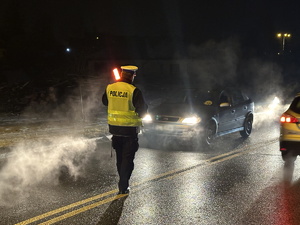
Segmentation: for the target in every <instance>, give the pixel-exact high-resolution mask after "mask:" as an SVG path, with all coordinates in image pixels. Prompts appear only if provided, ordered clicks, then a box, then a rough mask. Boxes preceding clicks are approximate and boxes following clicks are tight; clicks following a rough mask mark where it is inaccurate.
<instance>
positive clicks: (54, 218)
mask: <svg viewBox="0 0 300 225" xmlns="http://www.w3.org/2000/svg"><path fill="white" fill-rule="evenodd" d="M271 128H272V129H271ZM68 140H69V142H70V140H72V143H73V145H71V144H70V145H68V144H66V143H65V144H63V143H62V144H61V145H55V142H53V143H54V144H53V143H52V142H48V143H47V144H48V148H47V152H50V153H47V154H46V153H44V152H40V151H37V150H35V149H34V148H33V149H32V150H31V151H29V152H30V155H28V152H26V151H22V157H20V158H22V159H24V158H25V159H26V160H27V161H30V160H31V159H32V158H34V160H32V161H30V162H31V163H24V162H23V161H19V162H20V163H23V164H22V165H20V163H19V165H17V164H13V160H17V159H18V157H17V158H15V157H11V158H9V159H7V160H5V161H2V165H1V170H0V177H1V178H2V181H1V182H2V186H1V187H0V193H1V204H0V218H1V220H0V221H1V222H0V224H54V223H55V224H297V223H295V221H297V220H298V219H299V216H298V215H297V213H296V212H299V209H298V208H299V205H300V204H299V203H300V195H299V194H298V193H299V188H300V186H299V182H298V180H299V176H298V175H297V174H298V173H297V171H298V170H299V168H298V166H297V161H296V163H295V165H284V163H283V161H282V159H281V156H280V153H279V151H278V127H277V126H276V125H270V126H269V127H267V128H260V129H257V130H253V133H252V135H251V137H250V138H249V139H247V140H242V139H241V138H240V137H239V136H238V135H230V136H229V137H226V138H221V139H220V140H218V142H217V143H216V145H215V146H214V147H213V148H211V149H201V148H199V149H198V150H192V149H190V148H189V147H188V146H181V145H177V144H175V143H172V142H169V143H168V142H167V143H165V145H163V146H161V147H160V148H147V147H145V145H144V140H143V138H142V136H141V137H140V144H141V147H140V149H139V151H138V152H137V155H136V159H135V170H134V172H133V176H132V180H131V185H130V186H131V192H130V194H129V195H116V193H117V189H116V188H117V185H116V184H117V179H118V177H117V173H116V169H115V158H114V157H115V155H114V153H113V157H111V155H110V154H111V147H110V140H109V138H107V139H106V141H99V139H98V140H97V139H89V141H88V142H86V140H84V139H83V140H81V141H79V140H78V139H74V140H73V139H68ZM75 140H76V141H79V142H75ZM90 142H91V143H90ZM74 143H75V145H74ZM93 144H95V145H93ZM55 146H56V148H55ZM57 146H61V148H58V147H57ZM27 147H28V146H27ZM49 147H50V149H49ZM75 147H76V151H77V152H76V151H75V152H76V154H75V155H73V161H72V163H75V165H73V167H70V168H73V169H77V170H75V171H70V170H66V171H65V172H64V173H63V174H61V170H60V169H61V168H58V167H60V166H61V165H62V164H59V163H52V164H50V163H48V159H49V158H50V159H51V160H52V161H51V160H49V162H53V161H54V160H56V161H57V160H58V158H55V157H54V156H57V155H58V156H59V159H60V158H61V157H68V156H70V154H67V155H65V154H63V153H66V152H69V151H72V150H74V148H75ZM62 148H63V149H64V151H62V152H61V149H62ZM51 152H52V154H51ZM83 153H84V154H83ZM41 155H43V156H44V157H42V156H41ZM78 155H79V156H80V157H79V158H80V159H82V157H83V155H84V156H85V157H84V160H83V161H82V160H78ZM29 156H30V157H29ZM38 161H43V162H44V164H47V165H44V166H43V167H41V166H40V165H43V162H38ZM46 162H47V163H46ZM63 162H66V161H63ZM76 163H77V164H76ZM12 164H13V165H14V167H9V166H10V165H12ZM37 165H38V166H37ZM69 166H70V165H69ZM8 167H9V168H10V169H9V170H7V168H8ZM14 168H15V169H14ZM12 170H14V171H12ZM39 170H42V171H39ZM4 171H9V172H10V174H11V176H9V174H8V173H6V174H4ZM75 172H77V173H75ZM28 173H30V175H31V178H30V179H29V178H28V177H27V176H25V175H24V174H27V175H28ZM74 174H76V176H73V175H74ZM39 175H43V179H41V178H39ZM25 181H26V182H25ZM11 187H13V188H11ZM4 203H5V204H4Z"/></svg>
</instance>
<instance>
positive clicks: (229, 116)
mask: <svg viewBox="0 0 300 225" xmlns="http://www.w3.org/2000/svg"><path fill="white" fill-rule="evenodd" d="M218 107H219V124H218V132H223V131H227V130H230V129H232V128H234V127H235V109H234V108H233V107H232V99H231V96H230V95H229V93H228V92H226V91H223V92H221V94H220V97H219V103H218Z"/></svg>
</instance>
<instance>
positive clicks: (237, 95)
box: [231, 90, 245, 105]
mask: <svg viewBox="0 0 300 225" xmlns="http://www.w3.org/2000/svg"><path fill="white" fill-rule="evenodd" d="M231 94H232V104H233V105H237V104H240V103H242V102H244V101H245V98H244V96H243V94H242V92H241V91H240V90H233V91H232V92H231Z"/></svg>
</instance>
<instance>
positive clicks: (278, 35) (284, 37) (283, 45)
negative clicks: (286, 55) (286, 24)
mask: <svg viewBox="0 0 300 225" xmlns="http://www.w3.org/2000/svg"><path fill="white" fill-rule="evenodd" d="M277 37H278V38H282V52H284V47H285V39H286V38H290V37H291V34H289V33H284V34H283V33H278V34H277Z"/></svg>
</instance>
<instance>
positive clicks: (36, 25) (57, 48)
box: [0, 0, 300, 93]
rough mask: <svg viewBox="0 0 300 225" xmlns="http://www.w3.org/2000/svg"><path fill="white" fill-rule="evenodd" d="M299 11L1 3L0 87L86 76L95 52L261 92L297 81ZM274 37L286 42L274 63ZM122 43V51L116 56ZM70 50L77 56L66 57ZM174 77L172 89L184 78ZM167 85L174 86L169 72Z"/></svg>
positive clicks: (113, 1)
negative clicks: (191, 61)
mask: <svg viewBox="0 0 300 225" xmlns="http://www.w3.org/2000/svg"><path fill="white" fill-rule="evenodd" d="M299 5H300V4H299V3H298V1H296V0H294V1H288V0H287V1H282V0H281V1H277V0H247V1H246V0H231V1H225V0H208V1H202V0H151V1H141V0H127V1H124V0H107V1H104V0H42V1H40V0H26V1H24V0H23V1H21V0H1V1H0V82H7V83H13V82H16V81H22V82H27V81H29V80H30V81H35V80H39V82H38V83H37V84H36V86H38V87H40V82H44V80H46V79H45V78H47V79H49V78H53V79H54V78H55V79H61V78H63V76H67V75H69V74H75V75H78V74H80V75H82V76H84V75H86V74H87V73H85V71H82V70H80V69H81V68H82V67H83V66H82V67H81V64H82V65H84V63H86V62H84V60H85V61H88V60H89V59H90V58H92V57H95V56H97V57H98V55H97V54H95V53H97V51H98V52H100V53H101V54H100V55H101V57H102V59H104V60H108V61H109V60H110V59H113V57H115V58H116V59H123V58H121V57H123V56H130V55H131V56H132V58H128V60H131V59H135V58H133V57H136V56H137V57H139V58H138V59H140V58H142V59H148V58H143V57H144V56H145V55H143V53H146V52H147V51H149V52H151V54H152V55H151V56H150V57H152V58H151V59H159V57H162V58H163V57H165V58H163V59H172V57H173V59H174V58H175V57H178V55H179V56H187V57H191V58H192V57H194V58H195V59H197V60H198V61H197V66H196V67H195V68H189V69H190V71H192V72H191V74H192V73H193V74H196V75H199V78H201V80H208V79H212V80H213V81H214V80H218V81H219V80H220V79H221V78H222V79H223V80H233V81H234V82H239V81H243V82H245V83H246V84H247V85H248V86H249V88H250V89H251V88H252V87H255V88H256V89H258V90H259V91H258V93H262V92H265V87H266V85H267V86H268V85H269V86H270V87H271V86H272V87H275V86H276V87H279V86H280V85H281V83H282V81H286V80H289V79H290V80H291V81H292V82H291V83H293V82H294V81H295V80H296V81H297V80H298V74H299V71H300V69H299V65H300V63H299V59H300V29H299V28H298V27H299V24H300V13H299V12H300V6H299ZM278 32H284V33H290V34H291V35H292V36H291V38H289V39H287V40H286V43H285V44H286V46H285V47H286V53H285V52H284V54H281V55H280V56H278V52H279V51H280V49H281V47H282V39H279V38H277V37H276V34H277V33H278ZM96 36H99V40H100V42H99V41H97V44H96V45H97V46H96V45H95V44H94V43H93V41H94V42H95V37H96ZM148 39H149V40H150V41H148ZM124 40H125V42H124ZM128 40H130V42H129V41H128ZM126 41H128V43H130V44H128V43H126ZM99 43H100V44H99ZM124 43H125V44H127V45H128V46H129V47H128V46H126V47H125V48H122V45H123V44H124ZM141 43H142V44H141ZM143 43H144V45H145V43H146V44H147V46H142V45H143ZM72 44H73V46H76V47H77V49H76V50H77V52H76V50H74V51H73V52H71V53H70V54H69V53H66V51H65V49H66V47H69V46H71V45H72ZM95 46H96V47H95ZM130 46H131V47H132V48H130ZM149 46H150V47H149ZM71 47H72V46H71ZM143 47H144V48H143ZM113 48H115V49H113ZM107 50H109V51H107ZM115 50H117V51H119V52H116V51H115ZM145 50H147V51H145ZM92 51H94V52H92ZM133 52H135V53H137V54H135V55H134V54H132V53H133ZM157 52H160V53H159V54H156V53H157ZM166 52H167V54H166ZM178 52H179V54H178ZM108 53H110V54H108ZM120 53H122V54H120ZM175 53H176V54H178V55H176V54H175ZM117 54H120V57H119V58H118V57H117ZM146 54H147V53H146ZM149 55H150V54H149ZM85 56H86V58H85V59H83V60H82V58H83V57H85ZM111 56H112V58H110V57H111ZM146 56H147V55H146ZM174 56H175V57H174ZM168 57H170V58H168ZM95 58H96V57H95ZM96 59H99V58H96ZM150 69H151V68H150ZM145 70H146V69H144V71H143V68H141V69H140V70H139V72H141V73H142V74H143V75H144V77H145V78H146V77H147V76H148V77H147V78H151V79H153V80H155V79H156V78H153V77H154V76H153V75H152V74H154V73H155V72H156V71H150V70H148V69H147V71H145ZM146 72H147V73H148V74H147V73H146ZM149 74H150V75H149ZM188 75H190V74H188ZM196 75H194V76H193V75H190V76H192V77H196ZM106 76H109V75H107V74H106ZM179 76H180V77H178V78H180V80H179V83H180V82H181V80H182V79H183V80H185V78H186V77H185V76H183V75H182V73H179ZM158 77H159V78H160V79H157V81H158V82H160V81H161V77H162V76H160V74H158ZM165 77H166V75H165ZM196 78H198V77H196ZM168 79H169V80H170V79H171V80H172V81H173V80H176V79H177V78H176V79H175V78H174V77H173V71H172V76H171V75H170V77H169V78H168ZM169 80H167V82H166V83H168V82H169ZM137 81H138V79H137ZM140 81H141V80H140ZM155 81H156V80H155ZM31 83H33V82H31ZM145 83H146V82H145ZM294 83H295V82H294ZM271 84H272V85H271ZM269 86H268V87H269ZM277 89H281V88H277ZM268 90H269V91H270V92H271V91H272V89H271V88H268Z"/></svg>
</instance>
